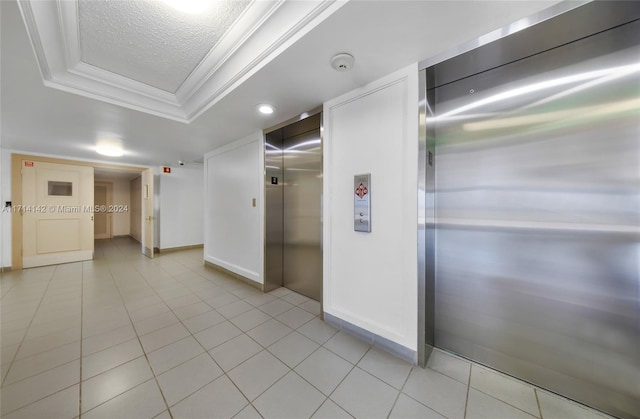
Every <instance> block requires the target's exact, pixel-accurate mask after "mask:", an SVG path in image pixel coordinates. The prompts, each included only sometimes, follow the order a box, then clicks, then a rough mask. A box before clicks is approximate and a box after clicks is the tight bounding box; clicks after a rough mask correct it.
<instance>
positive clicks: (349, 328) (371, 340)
mask: <svg viewBox="0 0 640 419" xmlns="http://www.w3.org/2000/svg"><path fill="white" fill-rule="evenodd" d="M324 321H325V322H327V323H329V324H330V325H331V326H333V327H335V328H336V329H338V330H342V331H344V332H347V333H349V334H350V335H353V336H355V337H357V338H359V339H360V340H363V341H365V342H367V343H368V344H370V345H373V346H375V347H377V348H380V349H382V350H383V351H385V352H389V353H390V354H391V355H393V356H396V357H398V358H400V359H403V360H405V361H407V362H410V363H411V364H413V365H417V364H418V353H417V352H416V351H414V350H413V349H409V348H407V347H406V346H402V345H400V344H399V343H396V342H393V341H391V340H389V339H387V338H383V337H382V336H379V335H376V334H375V333H372V332H370V331H368V330H365V329H363V328H361V327H360V326H356V325H355V324H352V323H349V322H348V321H346V320H342V319H340V318H338V317H336V316H334V315H332V314H329V313H327V312H325V313H324Z"/></svg>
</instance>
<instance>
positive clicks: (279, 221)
mask: <svg viewBox="0 0 640 419" xmlns="http://www.w3.org/2000/svg"><path fill="white" fill-rule="evenodd" d="M320 118H321V115H320V114H317V115H314V116H311V117H309V118H306V119H304V120H302V121H299V122H296V123H293V124H291V125H288V126H286V127H284V128H281V129H280V130H277V131H275V132H272V133H269V134H268V135H267V146H266V149H265V152H266V160H265V161H266V166H267V171H266V176H267V177H266V182H267V185H266V186H267V187H266V193H267V211H266V223H267V226H266V231H267V245H266V253H267V255H266V275H267V281H266V283H267V289H271V288H273V287H274V286H277V285H278V282H279V283H280V285H281V286H284V287H286V288H289V289H291V290H293V291H296V292H298V293H300V294H303V295H305V296H307V297H309V298H312V299H314V300H316V301H320V299H321V297H322V246H321V244H322V243H321V240H322V221H321V205H322V143H321V137H320ZM280 153H281V154H280ZM274 177H278V179H277V180H273V178H274ZM276 183H277V184H276Z"/></svg>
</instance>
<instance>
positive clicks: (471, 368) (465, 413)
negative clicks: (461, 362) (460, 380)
mask: <svg viewBox="0 0 640 419" xmlns="http://www.w3.org/2000/svg"><path fill="white" fill-rule="evenodd" d="M472 372H473V364H472V365H470V366H469V382H468V383H467V397H466V398H465V401H464V416H463V418H466V417H467V409H468V408H469V393H471V373H472ZM443 375H444V374H443ZM445 376H446V375H445Z"/></svg>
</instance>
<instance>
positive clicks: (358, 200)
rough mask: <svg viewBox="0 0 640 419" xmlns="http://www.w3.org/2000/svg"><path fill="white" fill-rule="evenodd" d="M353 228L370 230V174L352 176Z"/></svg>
mask: <svg viewBox="0 0 640 419" xmlns="http://www.w3.org/2000/svg"><path fill="white" fill-rule="evenodd" d="M353 188H354V195H353V216H354V217H353V229H354V231H363V232H365V233H370V232H371V174H370V173H367V174H364V175H355V176H354V177H353Z"/></svg>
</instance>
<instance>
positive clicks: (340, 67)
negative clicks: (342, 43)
mask: <svg viewBox="0 0 640 419" xmlns="http://www.w3.org/2000/svg"><path fill="white" fill-rule="evenodd" d="M355 61H356V59H355V58H353V55H351V54H347V53H346V52H343V53H341V54H336V55H334V56H333V57H331V61H330V63H331V67H332V68H333V69H334V70H336V71H339V72H345V71H349V70H351V69H352V68H353V64H354V63H355Z"/></svg>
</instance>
